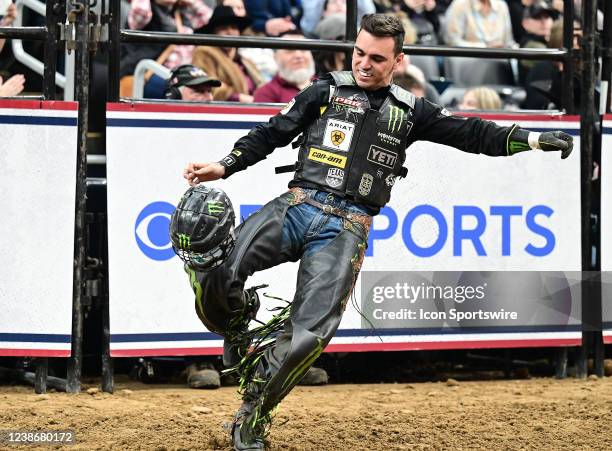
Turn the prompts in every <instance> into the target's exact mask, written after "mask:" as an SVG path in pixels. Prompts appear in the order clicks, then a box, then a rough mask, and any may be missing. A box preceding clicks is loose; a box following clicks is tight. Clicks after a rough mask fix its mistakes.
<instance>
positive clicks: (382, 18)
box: [359, 14, 405, 55]
mask: <svg viewBox="0 0 612 451" xmlns="http://www.w3.org/2000/svg"><path fill="white" fill-rule="evenodd" d="M361 30H365V31H367V32H368V33H370V34H371V35H373V36H376V37H377V38H385V37H390V38H393V40H394V41H395V46H394V47H393V50H394V52H395V54H396V55H398V54H400V53H401V52H402V47H403V46H404V34H405V33H404V26H403V25H402V21H401V20H400V19H399V18H398V17H397V16H395V15H393V14H366V15H365V16H363V18H362V19H361V29H360V30H359V31H361Z"/></svg>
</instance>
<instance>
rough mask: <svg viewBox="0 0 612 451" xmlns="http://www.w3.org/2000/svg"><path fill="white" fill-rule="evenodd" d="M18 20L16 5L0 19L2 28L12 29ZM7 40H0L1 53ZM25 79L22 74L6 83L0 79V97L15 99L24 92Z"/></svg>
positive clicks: (10, 7) (11, 5)
mask: <svg viewBox="0 0 612 451" xmlns="http://www.w3.org/2000/svg"><path fill="white" fill-rule="evenodd" d="M16 19H17V7H16V6H15V4H14V3H11V4H10V5H8V8H7V9H6V13H5V14H4V15H3V16H2V17H1V18H0V27H10V26H12V25H13V23H14V22H15V20H16ZM5 43H6V39H0V52H1V51H2V49H3V48H4V44H5ZM24 84H25V77H24V76H23V75H22V74H16V75H13V76H12V77H10V78H9V79H8V80H6V81H4V80H3V79H2V77H0V97H13V96H16V95H17V94H19V93H20V92H22V91H23V87H24Z"/></svg>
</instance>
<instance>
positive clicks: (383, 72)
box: [171, 14, 572, 450]
mask: <svg viewBox="0 0 612 451" xmlns="http://www.w3.org/2000/svg"><path fill="white" fill-rule="evenodd" d="M403 40H404V30H403V28H402V24H401V22H400V21H399V19H397V18H396V17H394V16H387V15H381V14H372V15H367V16H364V18H363V19H362V21H361V29H360V32H359V34H358V36H357V41H356V43H355V50H354V53H353V67H352V72H332V73H330V74H328V75H326V76H324V77H323V78H322V79H320V80H318V81H316V82H315V83H313V84H312V85H310V86H309V87H307V88H306V89H304V90H303V91H301V92H300V93H299V94H298V95H297V96H296V97H295V98H294V99H293V100H291V101H290V102H289V103H288V104H287V105H286V106H285V108H283V110H282V111H281V112H280V113H279V114H277V115H276V116H274V117H272V118H271V119H270V121H269V122H268V123H267V124H260V125H257V126H256V127H255V128H253V129H252V130H251V131H250V132H249V134H248V135H246V136H244V137H243V138H241V139H239V140H238V141H237V142H236V144H235V145H234V150H232V152H230V153H229V154H228V155H227V156H226V157H224V158H223V159H222V160H221V161H219V162H207V163H189V164H188V165H187V167H186V168H185V171H184V177H185V178H186V179H187V180H188V182H189V184H190V185H192V186H193V185H197V184H199V183H201V182H206V181H212V180H217V179H220V178H227V177H229V176H231V175H233V174H235V173H236V172H238V171H241V170H243V169H246V168H247V167H248V166H251V165H253V164H255V163H257V162H258V161H260V160H262V159H264V158H265V157H266V155H268V154H270V153H271V152H272V151H273V150H274V149H275V148H277V147H283V146H286V145H287V144H289V143H290V142H291V141H292V140H293V139H294V138H296V137H297V136H298V135H300V134H301V137H300V138H299V140H298V145H299V152H298V159H297V160H298V161H297V162H296V163H295V165H294V166H293V170H295V175H294V178H293V180H292V181H291V182H290V183H289V188H290V189H289V191H288V192H286V193H284V194H282V195H280V196H279V197H277V198H276V199H274V200H272V201H271V202H269V203H268V204H266V205H265V206H264V207H263V208H262V209H261V210H260V211H259V212H258V213H256V214H254V215H251V216H250V217H249V218H248V219H247V220H246V221H245V222H243V223H242V224H241V225H240V226H239V227H238V228H237V229H236V238H235V246H234V248H233V251H231V250H228V249H229V246H228V243H227V240H228V239H230V238H232V239H233V237H234V235H233V234H229V235H228V238H227V239H225V240H224V241H223V243H225V244H223V246H225V247H224V248H223V249H221V248H220V249H219V250H218V252H217V250H216V249H214V248H213V249H212V250H211V249H210V246H209V247H208V248H207V249H208V252H209V254H208V256H209V258H207V265H213V264H214V267H215V269H212V270H207V268H202V267H200V268H197V267H194V265H191V266H190V262H192V261H193V259H191V260H190V259H189V258H185V259H184V260H185V262H186V263H187V266H188V267H189V268H188V272H190V280H191V283H192V286H193V289H194V292H195V293H196V301H197V302H196V303H197V305H198V306H199V309H198V315H199V316H200V319H201V320H202V322H203V323H204V324H205V325H206V326H207V327H208V328H209V329H211V330H213V331H215V332H217V333H219V334H221V335H223V336H224V339H225V341H224V355H223V359H224V363H225V365H226V366H236V367H237V368H238V370H239V371H240V372H241V374H240V376H241V378H242V384H241V386H242V387H244V392H243V404H242V406H241V407H240V409H239V410H238V412H237V414H236V416H235V419H234V423H233V427H232V440H233V444H234V448H235V449H237V450H246V449H249V450H253V449H263V448H264V441H263V437H264V435H265V433H266V430H267V427H268V425H269V423H270V420H271V412H272V411H273V409H274V407H275V406H276V405H277V404H278V403H279V402H280V401H281V400H282V399H283V398H284V397H285V396H286V395H287V393H289V391H290V390H291V389H292V388H293V387H294V386H295V385H296V384H297V383H298V382H299V380H300V378H301V377H302V376H303V375H304V374H305V373H306V371H307V370H308V368H309V367H310V366H311V365H312V364H313V363H314V362H315V360H316V358H317V357H318V356H319V354H320V353H321V352H322V351H323V349H324V348H325V346H326V345H327V344H328V343H329V341H330V340H331V339H332V337H333V336H334V334H335V332H336V329H337V328H338V326H339V324H340V319H341V318H342V314H343V312H344V309H345V307H346V303H347V301H348V299H349V297H350V295H351V292H352V290H353V287H354V285H355V282H356V280H357V276H358V274H359V270H360V269H361V263H362V261H363V257H364V253H365V249H366V245H367V237H368V232H369V229H370V225H371V223H372V216H374V215H376V214H377V213H378V212H379V211H380V209H381V208H382V207H383V206H384V205H385V204H386V203H387V202H388V201H389V198H390V195H391V189H392V187H393V185H394V184H395V182H396V180H397V179H398V178H400V177H404V176H405V175H406V170H405V169H404V168H403V164H404V160H405V158H406V148H407V147H408V146H409V145H410V144H412V143H413V142H415V141H417V140H428V141H434V142H438V143H442V144H447V145H450V146H454V147H457V148H459V149H461V150H463V151H465V152H470V153H483V154H486V155H490V156H510V155H513V154H515V153H518V152H522V151H528V150H531V149H542V150H544V151H560V153H561V158H567V157H568V156H569V154H570V152H571V151H572V138H571V136H569V135H567V134H565V133H563V132H546V133H542V134H539V133H533V132H528V131H526V130H523V129H521V128H519V127H518V125H513V126H511V127H500V126H498V125H496V124H494V123H493V122H488V121H484V120H481V119H479V118H476V117H471V118H462V117H457V116H453V115H451V114H450V113H449V112H448V111H446V110H445V109H444V108H442V107H440V106H437V105H434V104H433V103H430V102H428V101H427V100H424V99H422V98H416V97H415V96H414V95H412V94H410V93H409V92H408V91H405V90H403V89H401V88H400V87H398V86H396V85H394V84H392V74H393V71H394V69H395V68H396V67H397V66H398V65H399V64H400V63H401V62H402V59H403V58H404V55H403V53H402V43H403ZM214 191H215V190H212V191H210V190H209V192H207V193H203V194H202V195H203V196H208V195H209V194H210V193H211V192H214ZM215 195H217V194H215ZM204 201H206V199H204ZM201 205H205V202H202V203H201ZM177 210H178V212H177V213H176V214H175V216H174V218H175V219H176V221H175V219H173V222H172V223H173V224H180V221H181V219H182V215H183V210H181V209H177ZM184 214H185V218H188V219H189V220H193V216H194V211H193V210H190V209H188V208H185V209H184ZM179 233H184V232H180V231H177V230H174V229H173V228H172V227H171V236H172V237H173V243H175V242H176V243H177V244H176V245H177V246H179V245H180V242H179V240H178V239H177V238H176V237H180V235H179ZM183 236H184V235H183ZM223 238H224V237H223V236H220V237H218V239H223ZM183 242H184V240H183ZM231 244H232V245H233V244H234V243H233V242H232V243H231ZM202 249H204V248H202ZM183 252H187V254H188V253H189V252H197V249H193V248H190V249H187V250H186V251H183ZM215 255H218V256H219V257H218V258H217V257H215ZM187 257H189V256H188V255H187ZM215 259H216V260H217V261H213V260H215ZM297 260H300V261H301V262H300V266H299V270H298V277H297V287H296V292H295V297H294V299H293V303H292V305H291V310H290V313H289V316H288V318H287V319H286V320H285V321H282V322H281V321H277V323H275V324H269V325H268V326H266V328H264V329H263V331H264V332H267V333H269V334H270V335H268V337H270V336H271V337H276V339H275V341H273V342H271V343H268V344H267V345H266V346H265V347H263V348H262V347H257V348H255V350H251V351H248V346H249V340H250V338H251V337H252V333H247V331H248V330H249V321H250V320H251V319H252V318H254V316H255V315H256V313H257V309H258V307H259V300H258V297H257V293H256V288H250V289H248V290H244V283H245V281H246V279H247V277H248V275H250V274H253V273H254V272H255V271H260V270H263V269H267V268H271V267H273V266H276V265H279V264H281V263H283V262H286V261H297ZM198 300H199V301H198ZM259 330H262V329H259Z"/></svg>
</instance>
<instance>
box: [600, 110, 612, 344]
mask: <svg viewBox="0 0 612 451" xmlns="http://www.w3.org/2000/svg"><path fill="white" fill-rule="evenodd" d="M600 177H601V270H602V271H603V275H602V308H603V311H602V321H603V328H604V330H603V338H604V342H605V343H612V115H608V116H604V121H603V138H602V143H601V172H600Z"/></svg>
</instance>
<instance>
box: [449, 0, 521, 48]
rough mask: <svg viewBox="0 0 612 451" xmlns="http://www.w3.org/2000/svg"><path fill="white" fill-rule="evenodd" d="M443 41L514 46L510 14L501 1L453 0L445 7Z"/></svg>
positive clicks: (467, 45)
mask: <svg viewBox="0 0 612 451" xmlns="http://www.w3.org/2000/svg"><path fill="white" fill-rule="evenodd" d="M445 40H446V43H447V44H448V45H453V46H459V47H513V46H515V45H516V43H515V42H514V39H513V37H512V26H511V24H510V13H509V12H508V5H506V3H505V2H504V1H503V0H453V2H452V3H451V5H450V6H449V8H448V9H447V10H446V33H445Z"/></svg>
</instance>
